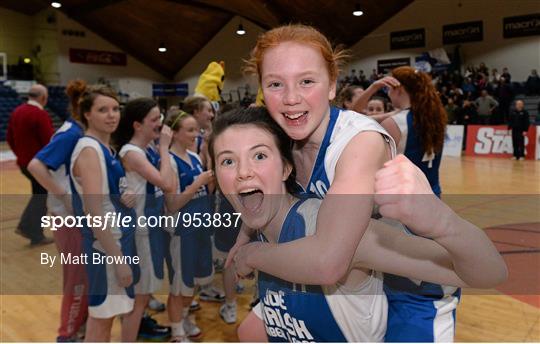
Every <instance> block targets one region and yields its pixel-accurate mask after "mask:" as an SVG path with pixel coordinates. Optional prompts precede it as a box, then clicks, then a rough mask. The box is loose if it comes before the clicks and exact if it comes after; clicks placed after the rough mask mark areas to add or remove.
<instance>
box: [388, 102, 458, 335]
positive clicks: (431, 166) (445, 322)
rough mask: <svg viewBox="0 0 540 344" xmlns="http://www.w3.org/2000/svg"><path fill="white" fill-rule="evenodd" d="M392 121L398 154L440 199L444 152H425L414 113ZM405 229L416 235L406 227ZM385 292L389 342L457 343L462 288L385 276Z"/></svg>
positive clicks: (405, 112)
mask: <svg viewBox="0 0 540 344" xmlns="http://www.w3.org/2000/svg"><path fill="white" fill-rule="evenodd" d="M391 118H392V119H393V120H394V121H395V122H396V124H397V126H398V127H399V129H400V132H401V140H400V142H399V144H398V152H399V153H403V154H404V155H405V156H406V157H407V158H409V159H410V160H411V161H412V162H413V163H414V164H415V165H416V166H418V167H419V168H420V169H421V170H422V172H424V174H425V175H426V177H427V179H428V181H429V183H430V185H431V188H432V190H433V193H435V194H436V195H437V196H439V197H440V193H441V187H440V184H439V166H440V163H441V155H442V153H438V154H426V153H425V152H424V151H423V149H422V141H421V138H420V136H418V132H417V131H416V129H415V127H414V124H413V114H412V112H411V111H410V110H403V111H401V112H399V113H398V114H396V115H395V116H393V117H391ZM404 230H405V231H406V232H408V233H409V234H412V233H411V232H410V231H409V230H407V229H406V228H404ZM384 291H385V293H386V295H387V297H388V304H389V308H388V330H387V333H386V337H385V340H386V341H387V342H433V341H444V342H451V341H453V338H454V327H455V310H456V307H457V304H458V302H459V297H460V289H459V288H456V287H450V286H442V285H439V284H434V283H429V282H424V281H417V280H411V279H409V278H406V277H401V276H396V275H392V274H385V275H384Z"/></svg>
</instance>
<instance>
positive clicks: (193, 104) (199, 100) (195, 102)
mask: <svg viewBox="0 0 540 344" xmlns="http://www.w3.org/2000/svg"><path fill="white" fill-rule="evenodd" d="M205 102H208V103H209V104H210V106H212V103H210V101H209V100H208V99H207V98H206V97H202V96H191V97H187V98H186V99H185V100H184V105H183V106H182V110H184V111H185V112H187V113H189V114H190V115H193V114H194V113H195V111H200V110H201V109H202V107H203V104H204V103H205Z"/></svg>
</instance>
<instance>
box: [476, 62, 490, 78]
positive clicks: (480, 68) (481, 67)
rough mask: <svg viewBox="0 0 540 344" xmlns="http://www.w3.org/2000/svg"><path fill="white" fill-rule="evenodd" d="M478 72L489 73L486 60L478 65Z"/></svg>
mask: <svg viewBox="0 0 540 344" xmlns="http://www.w3.org/2000/svg"><path fill="white" fill-rule="evenodd" d="M478 73H482V74H484V75H489V69H488V67H486V64H485V63H484V62H480V65H479V66H478Z"/></svg>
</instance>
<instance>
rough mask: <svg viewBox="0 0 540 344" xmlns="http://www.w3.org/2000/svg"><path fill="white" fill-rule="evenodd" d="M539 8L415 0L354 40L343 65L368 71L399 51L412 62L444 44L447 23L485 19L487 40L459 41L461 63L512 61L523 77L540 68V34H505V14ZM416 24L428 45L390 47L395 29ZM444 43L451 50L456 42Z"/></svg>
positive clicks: (517, 2) (526, 2) (484, 0)
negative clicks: (348, 57) (423, 31)
mask: <svg viewBox="0 0 540 344" xmlns="http://www.w3.org/2000/svg"><path fill="white" fill-rule="evenodd" d="M460 3H461V7H459V6H458V4H460ZM539 12H540V1H538V0H416V1H414V2H413V3H411V4H410V5H409V6H407V7H406V8H405V9H403V10H402V11H401V12H400V13H398V14H397V15H396V16H394V17H392V18H390V19H389V20H387V21H386V22H385V23H383V24H382V25H381V26H380V27H378V28H377V29H376V30H374V31H373V32H372V33H371V34H370V35H368V36H366V37H364V38H363V39H362V40H360V41H359V42H358V43H357V44H355V45H354V46H353V47H352V48H351V50H352V53H353V56H354V58H353V60H352V61H351V63H350V64H349V65H348V66H347V68H346V69H345V71H346V73H348V71H349V70H350V69H353V68H355V69H357V70H358V69H363V70H364V73H365V74H366V75H369V74H370V73H371V70H372V69H374V68H376V67H377V60H382V59H389V58H396V57H411V63H414V57H416V56H419V55H420V53H422V52H425V51H428V50H431V49H435V48H440V47H442V26H443V25H446V24H456V23H462V22H468V21H476V20H482V21H483V28H484V39H483V41H481V42H470V43H461V44H460V45H461V53H462V63H463V65H464V66H466V65H468V64H475V65H478V64H479V63H480V62H485V63H486V65H487V66H488V68H490V69H491V68H497V69H498V70H499V72H500V71H501V69H502V68H503V67H508V68H509V70H510V74H512V80H513V81H524V80H526V79H527V76H528V75H529V73H530V70H531V69H532V68H536V69H540V37H539V36H530V37H520V38H509V39H504V38H503V33H502V23H503V18H504V17H511V16H518V15H526V14H532V13H539ZM366 15H368V14H366ZM360 18H361V17H360ZM417 28H425V30H426V47H425V48H417V49H404V50H393V51H390V33H391V32H393V31H401V30H408V29H417ZM444 47H445V48H446V50H447V51H448V52H452V51H453V47H454V45H451V46H450V45H449V46H444Z"/></svg>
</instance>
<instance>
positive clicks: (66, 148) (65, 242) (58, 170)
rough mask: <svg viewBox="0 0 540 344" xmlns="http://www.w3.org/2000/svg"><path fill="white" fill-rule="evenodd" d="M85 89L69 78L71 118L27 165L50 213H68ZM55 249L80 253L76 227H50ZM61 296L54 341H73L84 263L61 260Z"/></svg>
mask: <svg viewBox="0 0 540 344" xmlns="http://www.w3.org/2000/svg"><path fill="white" fill-rule="evenodd" d="M85 90H86V82H85V81H84V80H72V81H70V82H69V84H68V86H67V88H66V94H67V95H68V97H69V100H70V104H71V118H68V119H67V120H66V121H65V122H64V124H63V125H62V126H61V127H60V128H59V129H58V130H57V131H56V133H55V134H54V135H53V137H52V138H51V141H50V142H49V144H47V145H46V146H45V147H43V148H42V149H41V150H40V151H39V152H38V153H37V154H36V156H35V157H34V159H32V161H31V162H30V164H29V165H28V171H30V173H31V174H32V175H33V176H34V178H36V180H37V181H38V182H39V183H40V184H41V185H43V187H45V189H47V191H48V193H49V195H48V198H47V208H48V210H49V212H50V213H51V214H52V215H53V216H72V215H73V206H72V202H71V193H72V192H71V187H70V184H69V164H70V159H71V153H72V152H73V149H74V148H75V145H76V144H77V141H79V139H80V138H81V137H82V135H83V125H82V123H81V122H80V116H79V112H78V109H79V99H80V96H81V95H82V94H83V93H84V92H85ZM53 235H54V240H55V242H56V248H57V249H58V252H60V253H62V254H64V255H68V254H69V255H71V256H80V255H81V253H82V236H81V232H80V230H79V229H77V228H70V227H67V226H64V227H62V228H58V229H57V230H56V231H53ZM62 269H63V277H64V281H63V297H62V306H61V309H60V327H59V328H58V337H57V341H58V342H66V341H74V340H76V339H77V337H76V335H77V332H78V331H79V329H80V327H81V326H82V325H83V324H84V323H85V322H86V318H87V316H88V302H87V299H86V293H87V288H88V286H87V284H88V283H87V279H86V272H85V271H84V265H81V264H79V265H76V264H62Z"/></svg>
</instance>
